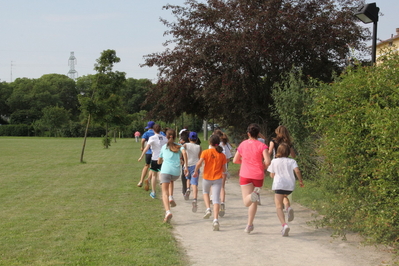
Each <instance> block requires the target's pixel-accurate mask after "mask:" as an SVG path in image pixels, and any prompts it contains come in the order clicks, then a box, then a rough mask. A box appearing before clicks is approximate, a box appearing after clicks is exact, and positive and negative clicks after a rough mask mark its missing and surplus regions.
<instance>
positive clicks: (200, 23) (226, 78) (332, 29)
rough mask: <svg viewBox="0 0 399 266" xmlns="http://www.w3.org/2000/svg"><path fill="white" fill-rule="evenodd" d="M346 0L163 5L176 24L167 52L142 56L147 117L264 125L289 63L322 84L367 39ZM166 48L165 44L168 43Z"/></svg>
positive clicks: (219, 0) (192, 1)
mask: <svg viewBox="0 0 399 266" xmlns="http://www.w3.org/2000/svg"><path fill="white" fill-rule="evenodd" d="M359 2H361V1H349V0H336V1H333V0H303V1H294V0H265V1H257V0H208V1H206V3H199V2H198V1H196V0H188V1H187V2H186V6H185V7H181V6H173V5H166V6H165V7H164V8H165V9H170V10H171V11H172V13H173V14H174V15H175V17H176V22H168V21H166V20H162V22H163V23H164V24H165V25H166V26H167V27H168V28H169V30H168V31H167V32H166V34H169V35H172V37H173V39H172V40H170V41H169V42H168V43H174V44H175V46H174V47H173V49H166V50H165V51H164V52H161V53H154V54H150V55H147V56H146V59H145V64H144V65H143V66H148V67H152V66H156V67H158V69H159V80H158V82H157V84H156V86H155V88H154V89H153V90H151V92H150V93H149V94H148V97H147V100H146V101H147V103H153V104H154V105H155V106H154V109H152V111H151V113H150V115H151V116H153V117H160V118H162V119H164V120H166V121H170V120H171V119H173V118H174V117H176V116H179V115H180V114H181V113H182V112H187V113H196V114H198V115H199V116H200V117H201V118H220V119H221V120H223V121H225V122H226V123H227V124H230V125H233V126H236V127H240V128H245V127H246V126H247V125H248V123H250V122H258V123H262V124H264V123H268V122H270V121H271V120H272V118H271V112H270V109H269V104H270V103H272V98H271V91H272V86H273V84H274V83H275V82H278V81H279V80H280V79H281V75H284V73H288V72H289V71H290V70H291V68H292V66H293V65H296V66H299V67H301V68H302V70H303V74H304V75H311V76H313V77H315V78H319V79H322V80H325V81H328V80H331V75H332V73H333V72H334V71H336V72H340V71H341V67H342V66H343V62H344V61H345V59H346V57H347V55H348V54H349V46H348V44H350V45H351V47H354V48H356V49H361V48H362V47H363V46H362V44H361V41H364V40H365V39H366V38H367V35H366V33H367V32H365V31H364V30H362V28H361V27H360V26H359V25H357V24H356V22H355V18H354V16H353V10H354V7H357V5H358V3H359ZM168 43H167V44H168Z"/></svg>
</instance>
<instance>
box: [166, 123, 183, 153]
mask: <svg viewBox="0 0 399 266" xmlns="http://www.w3.org/2000/svg"><path fill="white" fill-rule="evenodd" d="M166 138H167V139H168V143H166V147H167V148H169V150H171V151H173V152H178V151H179V150H180V147H181V146H180V145H178V144H176V143H175V139H176V131H174V130H173V129H168V131H166Z"/></svg>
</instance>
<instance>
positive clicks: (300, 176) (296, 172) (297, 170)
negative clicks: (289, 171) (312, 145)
mask: <svg viewBox="0 0 399 266" xmlns="http://www.w3.org/2000/svg"><path fill="white" fill-rule="evenodd" d="M294 172H295V175H296V177H298V180H299V186H300V187H303V186H304V185H303V180H302V174H301V171H300V170H299V168H298V167H296V168H295V169H294Z"/></svg>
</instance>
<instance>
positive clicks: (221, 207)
mask: <svg viewBox="0 0 399 266" xmlns="http://www.w3.org/2000/svg"><path fill="white" fill-rule="evenodd" d="M225 212H226V206H225V205H224V203H222V204H220V210H219V215H220V217H223V216H224V214H225Z"/></svg>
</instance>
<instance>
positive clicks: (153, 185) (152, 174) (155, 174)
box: [148, 171, 159, 193]
mask: <svg viewBox="0 0 399 266" xmlns="http://www.w3.org/2000/svg"><path fill="white" fill-rule="evenodd" d="M158 175H159V172H154V171H150V175H149V177H148V178H149V179H151V189H152V191H153V192H154V193H156V192H157V180H158Z"/></svg>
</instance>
